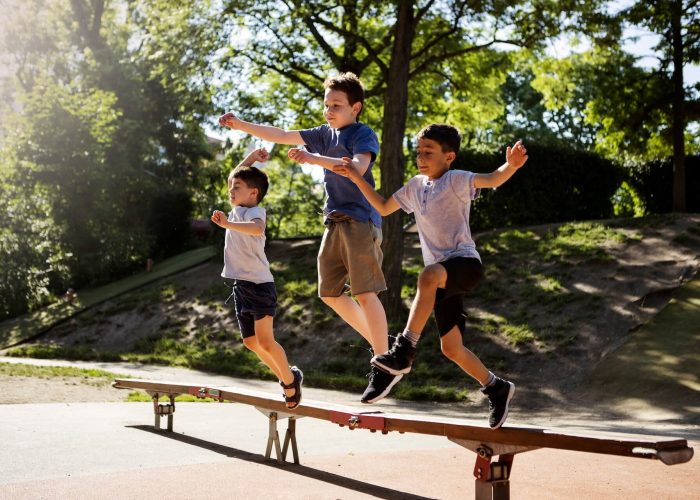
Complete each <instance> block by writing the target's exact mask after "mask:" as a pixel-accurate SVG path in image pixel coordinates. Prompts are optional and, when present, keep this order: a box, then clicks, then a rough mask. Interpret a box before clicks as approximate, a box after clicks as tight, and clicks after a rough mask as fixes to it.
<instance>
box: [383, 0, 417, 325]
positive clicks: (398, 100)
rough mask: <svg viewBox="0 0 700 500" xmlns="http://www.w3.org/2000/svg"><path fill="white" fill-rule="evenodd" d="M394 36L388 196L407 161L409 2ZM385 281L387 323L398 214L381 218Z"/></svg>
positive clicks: (393, 308)
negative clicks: (405, 133)
mask: <svg viewBox="0 0 700 500" xmlns="http://www.w3.org/2000/svg"><path fill="white" fill-rule="evenodd" d="M397 8H398V12H397V22H396V33H395V35H394V46H393V48H392V53H391V63H390V65H389V75H388V78H387V90H386V92H385V93H384V118H383V126H382V144H381V150H380V155H381V181H382V182H381V193H382V195H383V196H384V197H385V198H388V197H389V196H391V195H392V194H393V193H394V192H395V191H396V190H397V189H399V188H400V187H401V186H402V185H403V180H404V172H405V169H406V165H405V162H406V159H405V157H404V154H403V139H404V132H405V130H406V113H407V110H406V107H407V105H408V76H409V65H410V56H411V45H412V44H413V37H414V34H415V26H414V13H413V1H412V0H400V1H399V2H398V6H397ZM382 233H383V238H384V240H383V243H382V251H383V252H384V265H383V270H384V277H385V279H386V282H387V287H388V292H387V293H385V294H383V295H382V302H383V304H384V308H385V309H386V314H387V319H388V320H389V323H391V322H392V320H393V321H396V319H397V318H399V317H400V315H401V284H402V276H401V271H402V261H403V227H402V217H401V211H397V212H395V213H393V214H392V215H390V216H389V217H385V218H384V223H383V225H382Z"/></svg>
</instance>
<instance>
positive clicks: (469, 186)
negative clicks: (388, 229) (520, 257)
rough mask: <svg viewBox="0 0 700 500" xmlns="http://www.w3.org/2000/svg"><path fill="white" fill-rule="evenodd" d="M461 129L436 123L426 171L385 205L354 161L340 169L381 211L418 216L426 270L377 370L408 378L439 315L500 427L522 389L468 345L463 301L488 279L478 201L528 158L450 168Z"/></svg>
mask: <svg viewBox="0 0 700 500" xmlns="http://www.w3.org/2000/svg"><path fill="white" fill-rule="evenodd" d="M460 141H461V138H460V135H459V131H458V130H457V129H456V128H455V127H452V126H450V125H442V124H433V125H428V126H427V127H425V128H424V129H423V130H421V131H420V132H419V133H418V137H417V142H418V144H417V148H416V163H418V170H419V174H418V175H416V176H415V177H413V178H412V179H411V180H409V181H408V183H406V185H405V186H403V187H402V188H401V189H399V190H398V191H396V192H395V193H394V194H393V195H392V196H391V198H389V199H388V200H385V199H384V198H383V197H382V196H380V195H379V194H378V193H377V192H376V191H375V190H374V188H373V187H372V186H370V185H369V184H368V183H367V182H365V181H364V179H363V178H362V177H361V176H360V175H359V173H358V172H357V170H356V169H355V168H354V165H352V164H351V163H350V162H349V161H347V160H348V159H347V158H345V159H344V161H343V164H339V165H337V166H336V167H335V168H334V171H335V172H336V173H338V174H339V175H343V176H346V177H348V178H349V179H350V180H352V181H353V182H354V183H355V184H356V185H357V186H358V188H359V189H360V190H361V191H362V194H363V195H365V196H366V197H367V199H368V200H369V201H370V203H372V206H373V207H375V208H376V209H377V210H378V211H379V213H380V214H382V215H389V214H391V213H394V212H396V211H397V210H399V209H402V210H404V211H405V212H408V213H413V214H414V215H415V217H416V225H417V226H418V234H419V236H420V243H421V250H422V252H423V260H424V262H425V268H424V269H423V271H422V272H421V273H420V276H419V277H418V287H417V288H418V291H417V293H416V297H415V299H414V300H413V305H412V306H411V312H410V314H409V316H408V323H407V324H406V329H405V330H404V331H403V333H400V334H399V335H398V336H397V337H396V340H395V341H394V344H393V345H392V347H391V350H390V351H388V352H386V353H382V354H380V355H377V356H375V357H373V358H372V365H374V366H377V367H379V368H381V369H382V370H386V371H388V372H389V373H394V374H399V373H401V374H406V373H408V372H410V371H411V365H412V363H413V359H414V357H415V355H416V345H417V343H418V339H420V336H421V333H422V332H423V328H424V327H425V324H426V323H427V321H428V318H430V314H431V312H434V313H435V321H436V322H437V326H438V332H439V333H440V348H441V349H442V352H443V354H444V355H445V356H446V357H447V358H448V359H450V360H452V361H454V362H455V363H456V364H457V365H458V366H459V367H460V368H462V370H464V371H465V372H466V373H467V374H469V375H471V376H472V377H473V378H475V379H476V380H477V381H478V382H479V383H480V384H481V386H482V387H483V389H482V392H483V393H484V394H485V395H486V396H487V397H488V399H489V410H490V411H489V426H490V427H491V428H498V427H500V426H501V425H503V422H505V420H506V417H507V416H508V405H509V403H510V400H511V398H512V397H513V394H514V393H515V385H514V384H513V383H512V382H509V381H507V380H503V379H501V378H499V377H496V376H495V375H494V374H493V373H492V372H490V371H489V370H488V369H487V368H486V367H485V366H484V364H483V363H482V362H481V361H480V360H479V358H478V357H477V356H476V355H475V354H474V353H473V352H471V351H470V350H469V349H467V348H466V347H465V346H464V344H463V341H462V335H463V334H464V330H465V322H464V315H463V313H462V299H463V298H464V296H465V295H466V294H468V293H469V292H471V291H472V290H473V289H474V288H476V286H477V284H478V283H479V282H480V281H481V279H482V278H483V269H482V265H481V257H480V256H479V253H478V252H477V251H476V244H475V243H474V240H473V239H472V235H471V230H470V228H469V212H470V208H471V201H472V200H473V199H475V198H476V197H477V196H478V193H479V190H480V189H481V188H496V187H498V186H500V185H501V184H503V183H504V182H506V181H507V180H508V179H510V177H511V176H512V175H513V174H514V173H515V172H516V171H517V170H518V169H519V168H520V167H522V166H523V165H524V164H525V162H526V161H527V150H526V149H525V146H523V144H522V143H521V142H520V141H518V142H516V143H515V145H514V146H513V147H512V148H511V147H508V148H507V149H506V163H504V164H503V165H502V166H501V167H499V168H498V169H496V170H494V171H493V172H491V173H489V174H475V173H473V172H467V171H463V170H450V166H451V165H452V162H453V161H454V160H455V158H456V157H457V152H458V151H459V145H460Z"/></svg>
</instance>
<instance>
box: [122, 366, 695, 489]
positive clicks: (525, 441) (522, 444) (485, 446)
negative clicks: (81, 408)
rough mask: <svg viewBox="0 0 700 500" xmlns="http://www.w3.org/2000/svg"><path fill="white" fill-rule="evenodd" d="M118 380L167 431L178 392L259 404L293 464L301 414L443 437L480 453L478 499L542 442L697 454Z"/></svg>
mask: <svg viewBox="0 0 700 500" xmlns="http://www.w3.org/2000/svg"><path fill="white" fill-rule="evenodd" d="M113 386H114V387H115V388H117V389H141V390H144V391H146V392H147V393H148V394H150V395H151V397H152V399H153V412H154V415H155V424H154V425H155V428H156V429H160V419H161V417H163V416H167V417H168V427H167V430H168V431H171V432H172V430H173V414H174V413H175V397H176V396H178V395H180V394H191V395H193V396H196V397H198V398H212V399H216V400H218V401H232V402H236V403H243V404H247V405H251V406H254V407H255V408H257V409H258V410H259V411H261V412H262V413H263V414H265V415H267V418H268V423H269V432H268V439H267V448H266V451H265V458H267V459H270V456H271V453H272V447H273V446H274V447H275V454H276V457H277V461H278V462H279V463H283V462H285V461H286V456H287V451H288V449H289V446H290V445H291V447H292V452H293V455H294V463H296V464H298V463H299V452H298V449H297V442H296V420H297V419H299V418H301V417H311V418H317V419H320V420H326V421H329V422H332V423H334V424H338V425H340V426H341V427H345V426H347V427H348V429H350V430H353V429H369V430H370V431H371V432H376V431H380V432H382V434H387V433H389V432H392V431H395V432H399V433H404V432H414V433H418V434H429V435H433V436H444V437H446V438H447V439H449V440H450V441H452V442H454V443H456V444H458V445H460V446H463V447H464V448H467V449H469V450H471V451H473V452H475V453H476V455H477V457H476V464H475V466H474V477H475V478H476V479H475V487H476V499H477V500H483V499H493V500H503V499H508V498H510V481H509V478H510V473H511V469H512V464H513V458H514V456H515V454H517V453H523V452H526V451H531V450H536V449H538V448H555V449H560V450H571V451H582V452H587V453H600V454H605V455H619V456H626V457H634V458H647V459H658V460H660V461H661V462H663V463H664V464H666V465H675V464H681V463H685V462H688V461H689V460H690V459H691V458H692V457H693V448H690V447H689V446H688V443H687V441H686V440H685V439H681V438H670V437H659V436H645V435H636V434H617V433H602V432H601V433H598V432H596V433H589V434H583V433H578V432H569V431H557V430H554V429H542V428H536V427H510V426H508V427H501V428H500V429H490V428H488V427H485V426H479V425H473V424H472V423H466V422H465V421H464V420H460V419H454V418H442V417H433V416H430V415H425V416H423V415H403V414H395V413H384V412H381V411H361V410H358V409H356V408H352V407H346V406H341V405H334V404H330V403H324V402H320V401H310V400H306V399H305V400H304V401H303V402H302V403H301V404H300V405H299V406H298V407H297V408H296V409H295V410H293V411H292V410H289V409H287V407H286V406H285V404H284V402H283V401H282V399H281V397H280V396H278V395H273V394H268V393H265V392H260V391H251V390H246V389H241V388H238V387H227V386H206V385H198V384H183V383H171V382H161V381H156V380H139V379H115V381H114V384H113ZM163 396H166V397H168V398H169V399H170V402H169V403H160V402H159V399H160V397H163ZM284 418H286V419H288V426H287V431H286V433H285V438H284V443H283V445H281V444H280V439H279V434H278V432H277V421H278V420H280V419H284ZM495 455H498V460H497V461H495V462H492V461H491V460H492V458H493V457H494V456H495Z"/></svg>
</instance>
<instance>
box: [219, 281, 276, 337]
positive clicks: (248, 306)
mask: <svg viewBox="0 0 700 500" xmlns="http://www.w3.org/2000/svg"><path fill="white" fill-rule="evenodd" d="M224 283H226V285H228V286H230V287H232V288H233V291H232V293H231V295H230V296H229V298H228V299H227V300H226V302H228V300H229V299H230V298H231V297H233V301H234V304H235V310H236V319H237V320H238V326H239V328H240V329H241V337H243V338H244V339H245V338H248V337H253V336H255V321H256V320H259V319H262V318H264V317H265V316H273V317H274V315H275V312H276V309H277V289H276V288H275V284H274V283H272V282H269V283H253V282H252V281H245V280H230V279H225V280H224Z"/></svg>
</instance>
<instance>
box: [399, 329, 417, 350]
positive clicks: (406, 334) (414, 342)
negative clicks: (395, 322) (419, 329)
mask: <svg viewBox="0 0 700 500" xmlns="http://www.w3.org/2000/svg"><path fill="white" fill-rule="evenodd" d="M401 335H402V336H403V337H405V338H407V339H408V341H409V342H410V343H411V345H412V346H413V347H416V345H417V344H418V339H420V334H419V333H416V332H412V331H411V330H409V329H408V328H406V329H405V330H404V331H403V333H402V334H401Z"/></svg>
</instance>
